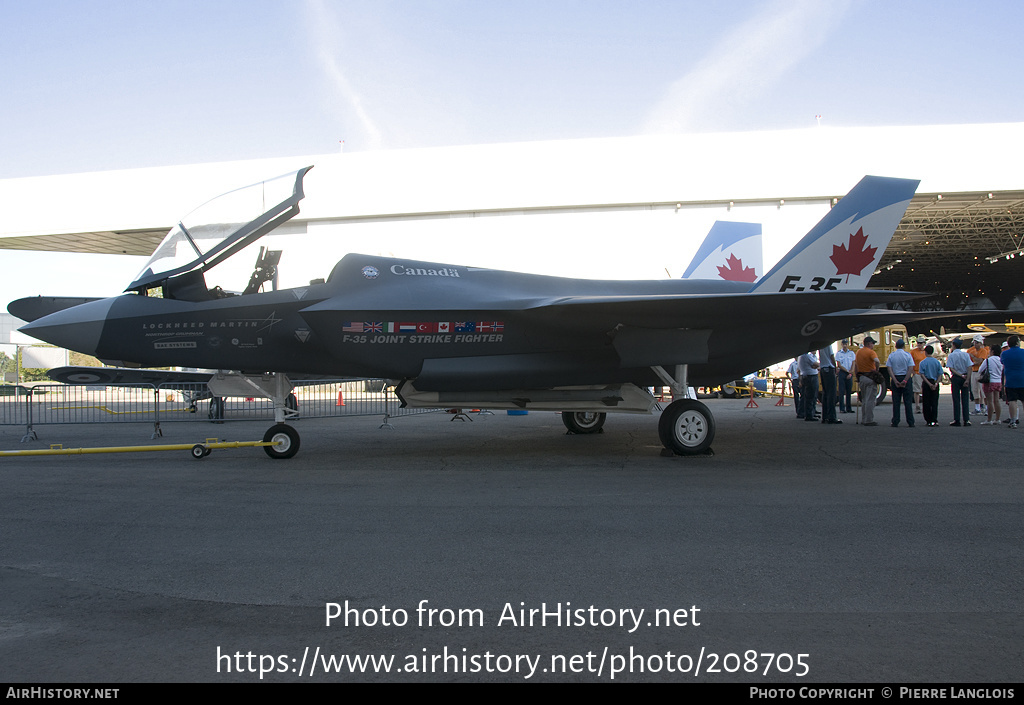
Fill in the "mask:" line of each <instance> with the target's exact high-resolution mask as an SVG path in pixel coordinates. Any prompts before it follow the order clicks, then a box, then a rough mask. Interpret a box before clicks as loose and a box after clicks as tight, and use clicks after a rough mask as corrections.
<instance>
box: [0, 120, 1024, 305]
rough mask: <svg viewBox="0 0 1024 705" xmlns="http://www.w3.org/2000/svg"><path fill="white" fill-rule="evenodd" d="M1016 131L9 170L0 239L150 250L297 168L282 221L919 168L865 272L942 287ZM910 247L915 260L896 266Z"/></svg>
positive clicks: (553, 145)
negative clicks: (211, 202)
mask: <svg viewBox="0 0 1024 705" xmlns="http://www.w3.org/2000/svg"><path fill="white" fill-rule="evenodd" d="M1022 138H1024V123H1007V124H982V125H953V126H919V127H880V128H829V127H815V128H810V129H802V130H787V131H772V132H750V133H720V134H697V135H661V136H642V137H625V138H612V139H589V140H571V141H557V142H532V143H511V144H497V145H482V146H471V147H449V148H432V149H413V150H395V151H378V152H361V153H349V154H332V155H319V156H305V157H295V158H280V159H262V160H251V161H244V162H230V163H214V164H197V165H186V166H174V167H161V168H149V169H132V170H124V171H108V172H95V173H88V174H71V175H61V176H48V177H33V178H25V179H8V180H3V181H0V204H2V205H3V211H2V212H3V216H2V218H0V248H4V249H27V250H53V251H62V252H95V253H108V254H133V255H149V254H150V253H151V252H152V251H153V249H154V248H155V247H156V245H157V244H158V243H159V242H160V240H161V239H162V237H163V236H164V235H165V234H166V232H167V230H168V229H169V228H170V227H171V226H172V225H173V224H174V223H175V222H177V220H178V218H180V217H181V216H182V215H184V214H185V213H187V212H189V211H191V210H192V209H193V208H195V207H196V206H197V205H199V204H200V203H202V202H204V201H206V200H208V199H210V198H212V197H213V196H216V195H218V194H220V193H223V192H225V191H227V190H230V189H232V188H236V187H240V186H244V185H247V184H250V183H254V182H257V181H260V180H263V179H265V178H268V177H272V176H275V175H278V174H283V173H285V172H288V171H291V170H294V169H298V168H300V167H303V166H308V165H310V164H312V165H314V166H315V168H314V169H313V170H312V171H311V172H310V173H309V175H308V176H307V178H306V181H305V190H306V194H307V197H306V199H305V200H304V201H303V202H302V204H301V213H300V214H299V215H298V217H297V218H296V222H297V223H302V222H316V221H328V220H329V221H334V222H339V221H364V222H365V221H374V220H380V221H385V220H387V221H391V220H396V219H414V220H415V219H428V218H433V217H445V216H451V215H458V214H467V215H470V214H472V215H476V214H509V215H514V214H520V213H529V212H559V211H566V212H586V211H606V210H629V209H649V208H652V207H659V206H660V207H677V206H678V207H684V208H686V207H700V206H704V205H708V204H724V203H730V202H734V203H754V202H764V203H769V202H784V201H786V202H793V201H800V200H816V201H822V200H825V199H829V198H835V197H839V196H841V195H843V194H844V193H846V192H847V191H848V190H849V189H850V188H851V187H852V186H853V185H854V184H855V183H856V182H857V181H858V180H859V179H860V178H861V177H862V176H864V175H865V174H877V175H882V176H897V177H907V178H920V179H921V186H920V188H919V189H918V196H917V197H916V198H915V201H914V203H913V204H912V205H911V207H910V209H909V210H908V214H907V218H906V219H905V220H904V223H903V225H901V228H900V231H898V232H897V236H896V237H894V239H893V243H892V245H891V246H890V249H889V251H887V253H886V256H885V258H884V259H883V262H882V265H883V268H882V271H883V273H884V274H879V276H878V277H876V279H880V280H885V279H887V278H888V281H886V282H882V281H879V282H876V281H874V280H873V281H872V285H875V284H876V283H878V284H881V285H885V286H905V287H906V288H910V289H916V290H924V291H929V290H932V291H934V290H940V289H941V290H944V291H952V290H954V289H966V288H970V286H971V285H972V284H973V282H975V280H977V279H978V276H977V275H978V274H979V272H978V271H975V272H973V273H971V275H970V276H969V281H967V282H964V281H962V279H963V277H958V276H954V272H953V270H954V269H955V270H956V271H961V270H962V269H964V268H965V267H970V268H971V269H973V270H988V271H990V272H991V271H994V270H995V264H994V263H989V262H988V260H987V259H985V258H986V257H990V256H993V255H996V254H1001V253H1006V252H1009V251H1012V250H1014V249H1019V248H1020V247H1021V245H1022V243H1021V239H1022V236H1024V220H1022V215H1021V213H1022V211H1024V177H1021V176H1020V171H1019V165H1020V164H1021V163H1024V139H1022ZM989 194H991V196H990V195H989ZM939 196H941V198H939ZM936 245H938V247H936ZM950 255H953V256H952V257H951V256H950ZM975 257H978V258H979V259H978V260H975V259H974V258H975ZM918 258H920V261H921V262H922V265H921V266H904V265H906V264H907V263H908V262H909V261H917V260H918ZM965 258H969V259H965ZM896 260H900V261H899V262H896ZM1001 261H1005V262H1007V265H1006V266H1005V267H1003V269H1004V270H1006V271H1005V272H1003V273H1002V274H1001V275H1000V277H997V278H998V279H999V284H998V286H997V285H996V284H991V285H988V284H986V286H989V288H992V290H993V292H994V291H996V289H998V290H1000V291H1003V290H1004V289H1005V287H1004V285H1005V286H1008V287H1009V292H1010V294H1011V296H1012V294H1013V293H1014V284H1013V282H1014V280H1015V281H1016V282H1020V281H1021V279H1022V277H1021V276H1020V275H1021V274H1022V273H1024V272H1022V271H1021V270H1020V266H1019V265H1024V257H1022V258H1019V259H1016V260H1001ZM1015 263H1019V265H1018V264H1015ZM890 264H891V265H893V266H892V268H889V269H886V267H888V265H890ZM985 265H989V266H987V267H986V266H985ZM897 279H898V281H895V280H897ZM993 281H995V279H993ZM1016 286H1017V289H1018V291H1017V293H1019V284H1017V285H1016ZM982 291H983V290H982ZM983 293H985V292H984V291H983Z"/></svg>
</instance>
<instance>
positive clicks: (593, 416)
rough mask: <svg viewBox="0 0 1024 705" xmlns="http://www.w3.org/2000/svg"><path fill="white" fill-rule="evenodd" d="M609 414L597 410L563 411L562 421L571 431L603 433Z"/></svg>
mask: <svg viewBox="0 0 1024 705" xmlns="http://www.w3.org/2000/svg"><path fill="white" fill-rule="evenodd" d="M607 417H608V414H604V413H599V412H596V411H563V412H562V423H563V424H565V427H566V428H567V429H569V433H601V427H602V426H604V420H605V419H606V418H607Z"/></svg>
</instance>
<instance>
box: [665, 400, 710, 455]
mask: <svg viewBox="0 0 1024 705" xmlns="http://www.w3.org/2000/svg"><path fill="white" fill-rule="evenodd" d="M658 436H659V437H660V438H661V443H662V445H664V446H665V447H666V448H668V449H669V450H670V451H672V452H673V453H676V454H677V455H699V454H701V453H706V452H707V451H708V449H710V448H711V441H713V440H714V439H715V417H714V416H712V415H711V410H710V409H708V407H706V406H705V405H704V404H701V403H700V402H699V401H696V400H694V399H678V400H676V401H674V402H672V403H671V404H669V405H668V408H667V409H665V410H664V411H663V412H661V420H660V421H659V422H658Z"/></svg>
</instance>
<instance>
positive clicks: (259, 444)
mask: <svg viewBox="0 0 1024 705" xmlns="http://www.w3.org/2000/svg"><path fill="white" fill-rule="evenodd" d="M276 445H281V441H221V440H219V439H217V438H207V439H206V441H204V442H203V443H195V444H191V443H174V444H169V445H155V446H106V447H100V448H65V447H64V446H62V445H61V444H60V443H54V444H52V445H51V446H50V447H49V448H47V449H45V450H0V458H2V457H7V456H10V457H16V456H25V455H92V454H96V453H146V452H151V451H160V450H187V451H189V452H190V453H191V454H192V457H193V458H195V459H196V460H202V459H203V458H205V457H206V456H208V455H209V454H210V453H211V452H212V451H214V450H219V449H221V448H266V447H267V446H276Z"/></svg>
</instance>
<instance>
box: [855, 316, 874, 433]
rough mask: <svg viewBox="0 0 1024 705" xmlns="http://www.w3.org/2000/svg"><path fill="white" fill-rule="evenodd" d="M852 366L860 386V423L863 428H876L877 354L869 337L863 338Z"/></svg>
mask: <svg viewBox="0 0 1024 705" xmlns="http://www.w3.org/2000/svg"><path fill="white" fill-rule="evenodd" d="M853 364H854V367H855V369H856V370H857V384H858V385H860V405H861V408H862V409H863V410H864V417H863V419H862V420H861V423H862V424H863V425H865V426H877V425H878V424H877V423H876V422H875V402H876V401H877V400H878V383H877V382H876V381H875V379H874V378H875V377H877V376H878V354H877V353H876V352H875V339H874V338H872V337H871V336H870V335H869V336H866V337H865V338H864V343H863V345H862V346H861V349H860V350H858V351H857V357H856V359H855V360H854V363H853ZM868 375H871V376H870V377H869V376H868Z"/></svg>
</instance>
